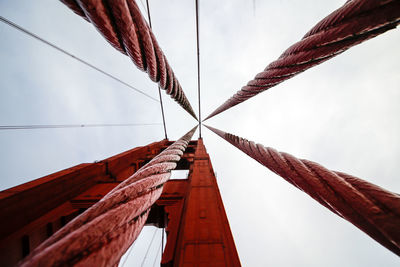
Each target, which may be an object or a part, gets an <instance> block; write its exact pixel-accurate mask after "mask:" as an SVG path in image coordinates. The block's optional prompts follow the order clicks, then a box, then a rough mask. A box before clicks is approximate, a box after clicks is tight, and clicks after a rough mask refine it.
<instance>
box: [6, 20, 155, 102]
mask: <svg viewBox="0 0 400 267" xmlns="http://www.w3.org/2000/svg"><path fill="white" fill-rule="evenodd" d="M0 21H1V22H3V23H5V24H7V25H9V26H11V27H13V28H14V29H17V30H19V31H21V32H23V33H25V34H27V35H29V36H31V37H33V38H35V39H36V40H39V41H41V42H42V43H44V44H47V45H48V46H51V47H53V48H54V49H56V50H57V51H59V52H61V53H63V54H65V55H68V56H70V57H72V58H73V59H75V60H77V61H79V62H81V63H82V64H84V65H86V66H88V67H90V68H92V69H94V70H97V71H98V72H100V73H102V74H104V75H106V76H108V77H109V78H111V79H113V80H115V81H117V82H119V83H121V84H123V85H125V86H126V87H129V88H130V89H132V90H134V91H136V92H138V93H140V94H142V95H144V96H147V97H148V98H150V99H152V100H154V101H157V102H159V101H158V99H157V98H154V97H152V96H150V95H148V94H146V93H145V92H143V91H141V90H139V89H137V88H136V87H134V86H132V85H130V84H128V83H126V82H124V81H122V80H120V79H119V78H117V77H115V76H113V75H111V74H109V73H107V72H105V71H104V70H102V69H100V68H98V67H96V66H94V65H92V64H90V63H89V62H87V61H85V60H83V59H80V58H78V57H77V56H75V55H73V54H71V53H69V52H67V51H66V50H64V49H62V48H60V47H58V46H56V45H55V44H53V43H50V42H49V41H46V40H45V39H43V38H41V37H39V36H38V35H36V34H34V33H32V32H30V31H28V30H26V29H24V28H22V27H21V26H19V25H17V24H15V23H14V22H12V21H10V20H8V19H6V18H4V17H2V16H0Z"/></svg>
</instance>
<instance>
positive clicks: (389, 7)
mask: <svg viewBox="0 0 400 267" xmlns="http://www.w3.org/2000/svg"><path fill="white" fill-rule="evenodd" d="M398 24H400V1H398V0H397V1H396V0H388V1H364V0H352V1H347V2H346V3H345V4H344V5H343V6H342V7H340V8H339V9H337V10H336V11H334V12H332V13H331V14H330V15H328V16H327V17H325V18H324V19H322V20H321V21H320V22H319V23H317V24H316V25H315V26H314V27H313V28H312V29H311V30H310V31H309V32H308V33H307V34H306V35H305V36H304V37H303V38H302V39H301V40H300V41H299V42H297V43H295V44H293V45H292V46H290V47H289V48H288V49H287V50H286V51H285V52H283V54H282V55H281V56H280V57H279V58H278V59H277V60H275V61H273V62H272V63H270V64H269V65H268V66H267V67H266V68H265V69H264V71H262V72H260V73H259V74H257V75H256V76H255V78H254V79H253V80H251V81H249V82H248V83H247V85H245V86H243V87H242V88H241V90H239V91H238V92H236V93H235V94H234V95H233V96H232V97H231V98H229V99H228V100H226V101H225V102H224V103H223V104H222V105H220V106H219V107H218V108H217V109H215V110H214V111H213V112H212V113H211V114H210V115H208V116H207V117H206V119H205V120H207V119H209V118H211V117H213V116H215V115H217V114H219V113H221V112H223V111H225V110H227V109H229V108H231V107H234V106H236V105H238V104H240V103H242V102H244V101H246V100H247V99H249V98H251V97H253V96H255V95H257V94H259V93H261V92H263V91H265V90H268V89H269V88H271V87H273V86H276V85H278V84H280V83H281V82H283V81H286V80H288V79H290V78H292V77H294V76H295V75H297V74H299V73H301V72H303V71H305V70H307V69H309V68H311V67H314V66H316V65H318V64H320V63H322V62H325V61H327V60H329V59H331V58H333V57H335V56H337V55H339V54H341V53H343V52H344V51H346V50H347V49H349V48H351V47H353V46H355V45H357V44H360V43H362V42H364V41H366V40H369V39H371V38H374V37H376V36H378V35H380V34H382V33H384V32H386V31H388V30H391V29H394V28H396V27H397V25H398Z"/></svg>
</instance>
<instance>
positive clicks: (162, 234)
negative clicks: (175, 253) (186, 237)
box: [161, 228, 165, 255]
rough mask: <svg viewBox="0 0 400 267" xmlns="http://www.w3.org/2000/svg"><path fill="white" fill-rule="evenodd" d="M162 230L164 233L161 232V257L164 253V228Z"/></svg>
mask: <svg viewBox="0 0 400 267" xmlns="http://www.w3.org/2000/svg"><path fill="white" fill-rule="evenodd" d="M161 229H162V232H161V244H162V246H161V255H162V254H163V251H164V232H165V231H164V230H165V229H164V228H161Z"/></svg>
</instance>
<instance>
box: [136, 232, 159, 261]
mask: <svg viewBox="0 0 400 267" xmlns="http://www.w3.org/2000/svg"><path fill="white" fill-rule="evenodd" d="M156 234H157V228H156V230H155V231H154V234H153V237H152V238H151V241H150V244H149V246H148V247H147V251H146V254H144V258H143V261H142V264H140V266H141V267H143V265H144V262H145V261H146V258H147V255H148V254H149V251H150V247H151V245H152V244H153V241H154V238H155V237H156Z"/></svg>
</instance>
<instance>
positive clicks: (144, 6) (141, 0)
mask: <svg viewBox="0 0 400 267" xmlns="http://www.w3.org/2000/svg"><path fill="white" fill-rule="evenodd" d="M140 3H141V4H142V7H143V8H144V10H146V11H149V9H148V7H147V9H146V5H145V4H144V3H143V0H140Z"/></svg>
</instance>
